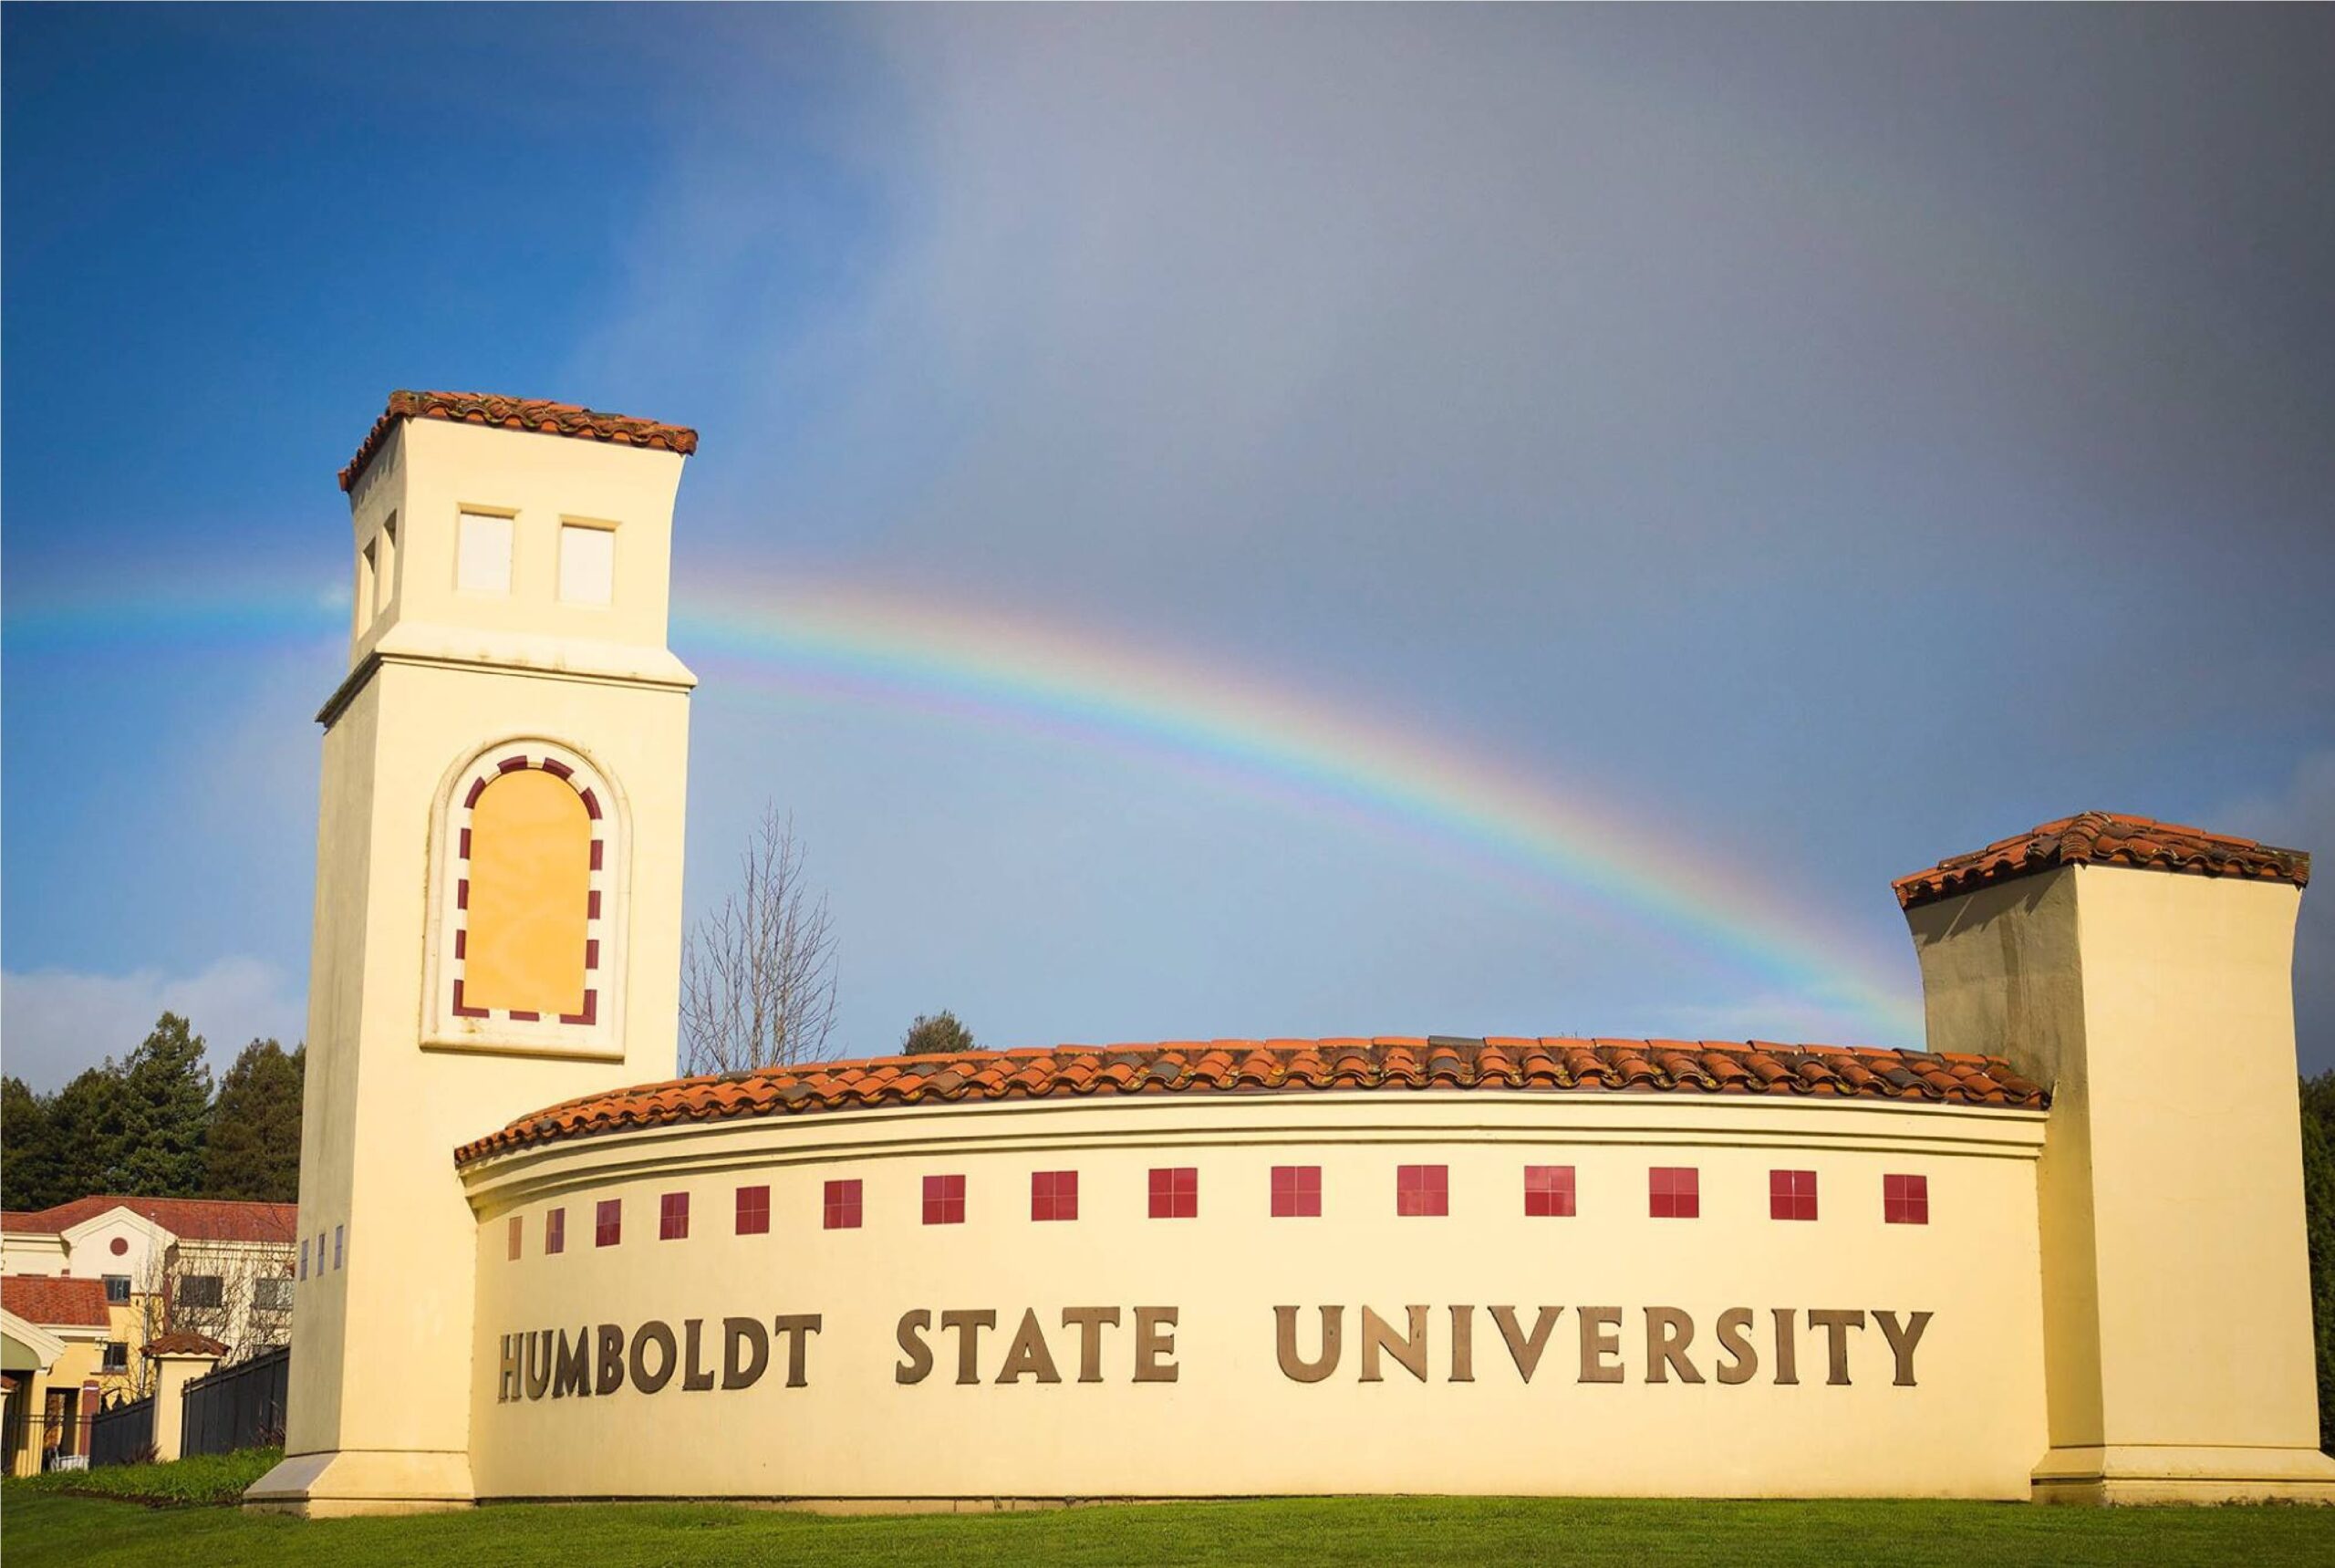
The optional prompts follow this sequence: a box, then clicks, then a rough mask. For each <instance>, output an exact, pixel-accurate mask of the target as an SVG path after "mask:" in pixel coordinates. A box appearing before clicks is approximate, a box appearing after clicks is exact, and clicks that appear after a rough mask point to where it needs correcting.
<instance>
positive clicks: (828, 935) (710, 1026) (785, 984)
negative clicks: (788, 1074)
mask: <svg viewBox="0 0 2335 1568" xmlns="http://www.w3.org/2000/svg"><path fill="white" fill-rule="evenodd" d="M804 861H805V856H804V849H803V845H802V842H801V841H800V840H799V839H797V838H796V837H795V836H794V818H793V817H791V816H782V815H779V811H778V808H777V807H776V806H774V805H766V806H764V807H763V817H762V821H761V822H760V823H758V824H757V825H756V826H755V828H754V831H753V834H752V836H751V837H750V838H749V839H748V841H747V844H746V847H745V850H744V852H743V853H742V854H741V855H740V856H739V857H738V871H739V886H738V888H737V890H736V891H735V892H733V893H732V894H731V895H730V896H729V897H728V898H725V899H723V900H722V903H721V908H720V909H717V910H715V911H714V912H713V913H711V914H710V915H708V916H706V917H705V918H704V919H701V920H700V921H699V922H698V924H697V927H696V929H693V930H691V931H690V935H689V941H688V944H687V946H686V947H685V948H684V950H683V951H682V955H681V1063H682V1070H683V1071H684V1072H687V1073H741V1072H745V1071H747V1070H748V1069H750V1068H754V1067H774V1066H784V1065H787V1064H792V1063H795V1062H810V1061H815V1060H817V1059H818V1058H819V1057H821V1056H822V1055H824V1054H825V1053H826V1048H827V1037H828V1035H829V1034H831V1033H834V1030H835V928H834V926H833V924H832V923H831V922H830V920H829V919H828V916H827V896H826V895H825V893H823V892H815V891H814V890H813V889H812V888H811V885H810V879H809V877H808V875H807V874H806V871H805V868H804Z"/></svg>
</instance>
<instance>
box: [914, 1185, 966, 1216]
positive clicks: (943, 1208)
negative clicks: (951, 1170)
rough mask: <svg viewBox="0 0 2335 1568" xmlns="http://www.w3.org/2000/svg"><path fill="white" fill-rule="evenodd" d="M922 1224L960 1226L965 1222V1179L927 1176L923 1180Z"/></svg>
mask: <svg viewBox="0 0 2335 1568" xmlns="http://www.w3.org/2000/svg"><path fill="white" fill-rule="evenodd" d="M924 1222H925V1223H926V1224H928V1225H962V1224H963V1223H964V1222H965V1179H964V1178H963V1177H961V1176H928V1177H926V1178H925V1179H924Z"/></svg>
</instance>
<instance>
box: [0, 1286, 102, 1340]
mask: <svg viewBox="0 0 2335 1568" xmlns="http://www.w3.org/2000/svg"><path fill="white" fill-rule="evenodd" d="M0 1307H5V1308H7V1309H8V1310H9V1311H10V1312H12V1313H15V1314H16V1315H17V1316H18V1317H20V1318H23V1319H24V1320H25V1321H26V1323H36V1324H40V1325H41V1326H42V1327H44V1328H104V1327H106V1326H107V1325H108V1324H110V1323H112V1322H113V1316H112V1314H110V1313H109V1312H108V1311H107V1310H106V1283H105V1282H104V1281H103V1280H77V1279H62V1278H59V1279H52V1278H49V1277H47V1276H46V1275H42V1274H8V1275H5V1276H0Z"/></svg>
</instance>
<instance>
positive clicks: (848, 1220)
mask: <svg viewBox="0 0 2335 1568" xmlns="http://www.w3.org/2000/svg"><path fill="white" fill-rule="evenodd" d="M861 1198H862V1189H861V1187H860V1183H859V1179H857V1178H856V1177H854V1178H853V1179H850V1180H848V1181H830V1182H828V1183H827V1189H826V1191H825V1193H823V1194H822V1195H821V1201H820V1205H819V1208H820V1210H821V1219H820V1223H821V1224H822V1225H823V1226H824V1227H825V1229H827V1230H829V1231H856V1230H858V1229H859V1216H860V1205H861Z"/></svg>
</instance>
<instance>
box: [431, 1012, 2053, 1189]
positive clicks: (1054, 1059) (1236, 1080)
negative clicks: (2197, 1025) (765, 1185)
mask: <svg viewBox="0 0 2335 1568" xmlns="http://www.w3.org/2000/svg"><path fill="white" fill-rule="evenodd" d="M1305 1089H1541V1090H1551V1089H1554V1090H1590V1089H1607V1090H1612V1089H1638V1090H1696V1091H1699V1092H1701V1093H1704V1094H1741V1095H1835V1096H1869V1097H1873V1098H1877V1099H1897V1100H1918V1101H1923V1102H1926V1103H1932V1104H1942V1105H1989V1106H2020V1107H2025V1108H2036V1109H2039V1108H2041V1107H2042V1106H2043V1105H2044V1104H2045V1103H2046V1096H2045V1093H2044V1091H2043V1090H2042V1089H2041V1088H2040V1087H2039V1086H2037V1085H2034V1084H2030V1083H2029V1082H2028V1081H2027V1080H2026V1079H2024V1078H2022V1077H2020V1076H2019V1075H2018V1074H2017V1073H2016V1072H2015V1071H2013V1070H2012V1068H2011V1065H2010V1064H2009V1063H2008V1062H2005V1061H2003V1060H2002V1059H2000V1058H1999V1057H1994V1056H1969V1055H1960V1054H1945V1055H1938V1054H1931V1053H1928V1052H1923V1051H1882V1050H1873V1049H1870V1048H1865V1047H1857V1048H1854V1049H1851V1048H1848V1047H1843V1046H1838V1045H1773V1044H1767V1043H1766V1042H1764V1041H1756V1040H1755V1041H1751V1042H1749V1043H1741V1044H1739V1043H1737V1042H1733V1041H1728V1042H1725V1043H1720V1042H1715V1041H1708V1040H1704V1041H1693V1040H1572V1039H1539V1040H1536V1039H1529V1038H1500V1037H1493V1038H1490V1039H1484V1040H1475V1039H1453V1038H1448V1037H1445V1036H1440V1035H1438V1036H1435V1037H1433V1038H1429V1039H1412V1038H1399V1039H1379V1040H1360V1039H1354V1040H1265V1041H1257V1040H1213V1041H1172V1042H1169V1043H1167V1044H1160V1045H1063V1046H1057V1047H1054V1048H1053V1049H1051V1050H1035V1051H969V1052H965V1053H962V1054H957V1055H948V1056H878V1057H875V1058H872V1059H869V1060H867V1061H859V1062H812V1063H805V1064H802V1065H800V1066H794V1067H768V1068H764V1069H763V1070H761V1071H759V1072H752V1073H732V1074H728V1075H720V1076H708V1077H698V1078H676V1079H674V1080H673V1081H672V1082H670V1083H665V1084H646V1085H641V1086H639V1087H638V1088H631V1089H615V1090H610V1091H608V1092H607V1093H605V1094H598V1095H591V1096H586V1097H584V1098H582V1099H576V1100H569V1101H567V1102H566V1103H565V1104H562V1105H557V1106H552V1107H551V1108H549V1109H548V1110H544V1111H538V1112H536V1113H535V1114H534V1115H533V1116H522V1117H521V1118H520V1119H519V1120H517V1121H514V1122H513V1123H512V1124H511V1125H510V1126H508V1127H504V1128H503V1129H502V1130H501V1131H500V1132H495V1133H491V1134H489V1135H488V1136H487V1137H483V1138H480V1139H478V1140H477V1141H476V1142H473V1143H468V1144H464V1145H463V1146H462V1147H460V1148H458V1149H456V1150H455V1151H454V1161H455V1163H456V1164H458V1165H465V1164H468V1163H470V1162H471V1161H472V1160H477V1159H483V1158H486V1157H487V1156H489V1155H493V1154H501V1153H503V1152H505V1151H508V1150H511V1149H515V1148H524V1147H527V1146H529V1145H532V1144H540V1143H548V1142H551V1141H553V1140H555V1139H558V1138H565V1137H577V1136H580V1135H583V1134H588V1133H597V1132H610V1131H615V1130H617V1129H619V1128H623V1127H658V1126H663V1125H667V1124H669V1123H674V1122H691V1121H718V1120H721V1118H723V1117H726V1116H771V1115H794V1114H801V1113H807V1112H813V1111H843V1110H856V1109H861V1108H864V1107H867V1106H914V1105H925V1104H934V1103H940V1104H946V1103H950V1102H959V1101H971V1100H1007V1099H1022V1098H1043V1097H1045V1096H1054V1095H1061V1096H1091V1095H1105V1094H1117V1095H1133V1094H1178V1093H1192V1092H1200V1091H1216V1092H1229V1091H1257V1090H1285V1091H1293V1090H1305Z"/></svg>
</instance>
